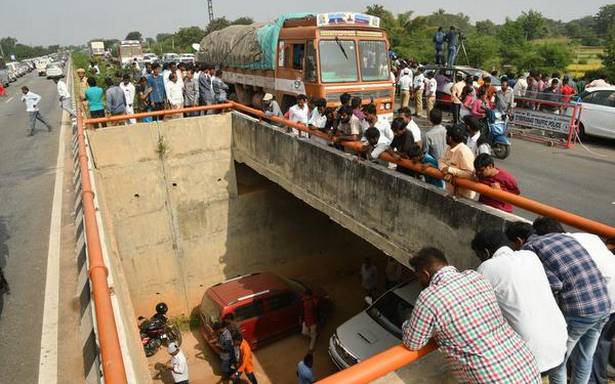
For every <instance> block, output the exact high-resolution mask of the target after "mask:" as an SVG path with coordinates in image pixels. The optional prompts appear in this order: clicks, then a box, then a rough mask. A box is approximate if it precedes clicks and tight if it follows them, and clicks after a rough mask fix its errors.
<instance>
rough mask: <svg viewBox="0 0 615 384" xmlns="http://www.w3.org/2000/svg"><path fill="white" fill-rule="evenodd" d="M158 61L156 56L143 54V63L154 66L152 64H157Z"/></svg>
mask: <svg viewBox="0 0 615 384" xmlns="http://www.w3.org/2000/svg"><path fill="white" fill-rule="evenodd" d="M159 60H160V58H159V57H158V56H156V54H155V53H144V54H143V63H146V64H147V63H149V64H154V63H156V62H158V61H159Z"/></svg>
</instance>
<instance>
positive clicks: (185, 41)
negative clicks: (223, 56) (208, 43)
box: [173, 26, 205, 51]
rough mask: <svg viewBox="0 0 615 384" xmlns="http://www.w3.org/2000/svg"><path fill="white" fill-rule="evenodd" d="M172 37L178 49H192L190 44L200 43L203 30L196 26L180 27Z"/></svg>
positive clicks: (203, 34)
mask: <svg viewBox="0 0 615 384" xmlns="http://www.w3.org/2000/svg"><path fill="white" fill-rule="evenodd" d="M173 37H174V39H175V46H176V47H179V49H180V50H183V51H190V50H191V49H192V48H191V47H192V44H194V43H200V42H201V40H203V37H205V31H204V30H202V29H201V28H199V27H196V26H193V27H187V28H180V29H179V31H177V33H175V34H174V35H173Z"/></svg>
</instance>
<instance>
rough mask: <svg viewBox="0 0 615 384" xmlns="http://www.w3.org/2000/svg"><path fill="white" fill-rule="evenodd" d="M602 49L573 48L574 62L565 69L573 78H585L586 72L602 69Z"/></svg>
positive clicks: (581, 46)
mask: <svg viewBox="0 0 615 384" xmlns="http://www.w3.org/2000/svg"><path fill="white" fill-rule="evenodd" d="M603 53H604V47H589V46H583V45H580V46H577V47H575V48H574V53H573V54H574V62H573V63H572V64H570V65H569V66H568V67H567V68H566V69H567V70H568V72H570V73H571V74H572V75H573V76H575V77H582V76H585V73H586V72H589V71H595V70H597V69H600V68H602V57H601V55H602V54H603Z"/></svg>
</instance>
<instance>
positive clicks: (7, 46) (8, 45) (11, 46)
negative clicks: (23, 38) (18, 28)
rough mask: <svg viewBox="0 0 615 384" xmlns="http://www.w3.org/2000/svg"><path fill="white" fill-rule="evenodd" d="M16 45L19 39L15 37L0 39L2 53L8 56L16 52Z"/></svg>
mask: <svg viewBox="0 0 615 384" xmlns="http://www.w3.org/2000/svg"><path fill="white" fill-rule="evenodd" d="M15 44H17V39H16V38H14V37H5V38H2V39H0V45H1V46H2V51H3V52H4V54H5V55H6V56H9V55H10V54H12V53H13V52H14V51H15Z"/></svg>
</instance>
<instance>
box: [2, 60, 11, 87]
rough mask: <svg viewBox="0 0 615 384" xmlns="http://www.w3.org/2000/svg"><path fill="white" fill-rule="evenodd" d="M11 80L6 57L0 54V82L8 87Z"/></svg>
mask: <svg viewBox="0 0 615 384" xmlns="http://www.w3.org/2000/svg"><path fill="white" fill-rule="evenodd" d="M10 83H11V81H10V80H9V70H8V69H7V68H6V64H5V63H4V58H2V57H1V56H0V84H2V85H3V86H4V87H8V86H9V84H10Z"/></svg>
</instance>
